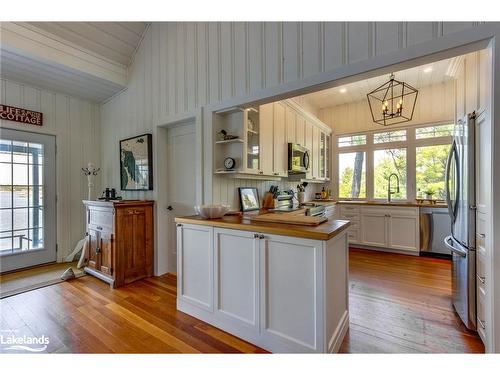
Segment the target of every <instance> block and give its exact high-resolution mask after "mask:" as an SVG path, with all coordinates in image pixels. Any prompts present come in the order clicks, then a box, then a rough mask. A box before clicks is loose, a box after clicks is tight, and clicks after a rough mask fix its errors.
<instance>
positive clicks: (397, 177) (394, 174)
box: [387, 173, 399, 202]
mask: <svg viewBox="0 0 500 375" xmlns="http://www.w3.org/2000/svg"><path fill="white" fill-rule="evenodd" d="M392 176H396V181H397V183H398V185H397V186H396V190H395V191H392V190H391V177H392ZM387 180H388V186H387V201H388V202H390V201H391V196H392V194H395V193H399V176H398V175H397V174H396V173H391V174H390V175H389V178H388V179H387Z"/></svg>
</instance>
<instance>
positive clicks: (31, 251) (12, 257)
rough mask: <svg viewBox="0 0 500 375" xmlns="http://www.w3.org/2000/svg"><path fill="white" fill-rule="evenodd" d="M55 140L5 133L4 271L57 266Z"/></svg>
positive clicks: (0, 161)
mask: <svg viewBox="0 0 500 375" xmlns="http://www.w3.org/2000/svg"><path fill="white" fill-rule="evenodd" d="M55 150H56V141H55V137H54V136H50V135H44V134H36V133H30V132H23V131H18V130H10V129H1V130H0V265H1V267H0V270H1V272H5V271H12V270H16V269H20V268H26V267H31V266H35V265H39V264H44V263H49V262H54V261H56V151H55Z"/></svg>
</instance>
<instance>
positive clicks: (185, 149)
mask: <svg viewBox="0 0 500 375" xmlns="http://www.w3.org/2000/svg"><path fill="white" fill-rule="evenodd" d="M167 134H168V135H167V137H168V143H167V147H168V162H167V168H168V174H167V175H168V183H167V189H168V190H167V195H168V206H167V210H169V215H168V238H169V248H168V256H169V260H168V263H169V265H172V266H171V267H172V268H173V267H175V265H176V264H177V249H176V247H177V234H176V229H175V222H174V219H175V217H176V216H187V215H194V205H195V204H196V157H195V150H196V128H195V124H194V123H190V124H186V125H182V126H178V127H175V128H171V129H169V130H168V133H167ZM172 271H173V269H172Z"/></svg>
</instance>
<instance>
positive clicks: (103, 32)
mask: <svg viewBox="0 0 500 375" xmlns="http://www.w3.org/2000/svg"><path fill="white" fill-rule="evenodd" d="M28 25H31V26H34V27H36V28H38V29H39V30H42V31H44V32H48V33H50V34H52V35H56V36H58V37H60V38H62V39H64V40H67V41H68V42H70V43H72V44H73V45H76V46H80V47H82V48H84V49H86V50H87V51H91V52H93V53H95V54H96V55H98V56H101V57H105V58H107V59H109V60H111V61H114V62H116V63H118V64H122V65H129V64H130V62H131V61H132V58H133V56H134V52H135V50H136V48H137V46H138V45H139V43H140V41H141V39H142V35H143V33H144V30H145V29H146V26H147V24H146V23H145V22H29V23H28Z"/></svg>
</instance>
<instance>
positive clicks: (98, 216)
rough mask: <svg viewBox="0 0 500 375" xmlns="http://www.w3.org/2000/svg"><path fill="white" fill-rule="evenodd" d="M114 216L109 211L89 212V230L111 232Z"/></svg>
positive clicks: (94, 210)
mask: <svg viewBox="0 0 500 375" xmlns="http://www.w3.org/2000/svg"><path fill="white" fill-rule="evenodd" d="M114 219H115V216H114V214H113V211H111V210H97V209H91V210H89V228H92V229H95V230H100V231H107V232H112V231H113V223H114Z"/></svg>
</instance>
